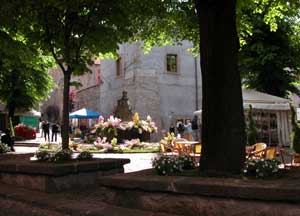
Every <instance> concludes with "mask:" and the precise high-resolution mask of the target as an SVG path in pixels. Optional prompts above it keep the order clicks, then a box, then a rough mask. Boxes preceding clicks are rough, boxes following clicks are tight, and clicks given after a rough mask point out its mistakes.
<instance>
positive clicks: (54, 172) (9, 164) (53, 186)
mask: <svg viewBox="0 0 300 216" xmlns="http://www.w3.org/2000/svg"><path fill="white" fill-rule="evenodd" d="M129 162H130V160H129V159H93V160H91V161H74V162H67V163H63V164H55V163H49V162H38V161H34V162H33V161H22V160H4V161H0V181H1V182H3V183H6V184H12V185H16V186H20V187H24V188H28V189H31V190H39V191H45V192H58V191H63V190H67V189H70V188H73V187H79V188H85V187H87V186H90V185H95V184H96V182H97V179H98V178H102V176H106V175H114V174H120V173H124V168H123V165H124V164H126V163H129Z"/></svg>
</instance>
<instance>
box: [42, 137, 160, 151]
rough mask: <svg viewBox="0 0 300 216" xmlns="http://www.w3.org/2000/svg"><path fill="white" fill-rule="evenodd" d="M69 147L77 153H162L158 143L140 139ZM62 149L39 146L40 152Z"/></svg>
mask: <svg viewBox="0 0 300 216" xmlns="http://www.w3.org/2000/svg"><path fill="white" fill-rule="evenodd" d="M69 147H70V149H71V150H73V151H76V152H82V151H90V152H93V153H156V152H159V151H160V149H159V144H158V143H149V142H140V141H139V140H138V139H134V140H130V141H129V140H127V141H126V142H125V143H122V144H118V143H117V141H116V139H113V140H112V141H111V142H110V143H109V142H107V141H106V139H105V138H104V139H101V138H97V140H96V141H95V143H94V144H93V145H91V144H78V143H76V142H73V141H71V142H70V145H69ZM61 149H62V148H61V145H58V144H51V143H42V144H40V145H39V151H49V152H57V151H59V150H61Z"/></svg>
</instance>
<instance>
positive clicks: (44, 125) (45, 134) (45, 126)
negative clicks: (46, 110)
mask: <svg viewBox="0 0 300 216" xmlns="http://www.w3.org/2000/svg"><path fill="white" fill-rule="evenodd" d="M49 129H50V124H49V122H48V121H47V120H45V122H44V124H43V132H44V136H45V141H48V142H49V141H50V135H49ZM47 138H48V139H47Z"/></svg>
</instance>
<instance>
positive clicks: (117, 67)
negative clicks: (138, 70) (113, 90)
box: [116, 57, 122, 77]
mask: <svg viewBox="0 0 300 216" xmlns="http://www.w3.org/2000/svg"><path fill="white" fill-rule="evenodd" d="M121 69H122V67H121V57H119V58H118V59H117V61H116V76H117V77H119V76H121Z"/></svg>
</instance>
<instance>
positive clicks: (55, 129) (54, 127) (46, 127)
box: [40, 120, 60, 142]
mask: <svg viewBox="0 0 300 216" xmlns="http://www.w3.org/2000/svg"><path fill="white" fill-rule="evenodd" d="M40 129H41V137H43V136H44V137H45V141H48V142H49V141H50V123H49V122H48V121H47V120H43V121H41V122H40ZM59 131H60V125H59V123H58V122H56V123H53V124H51V142H53V140H54V141H55V142H56V141H57V134H58V133H59Z"/></svg>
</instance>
